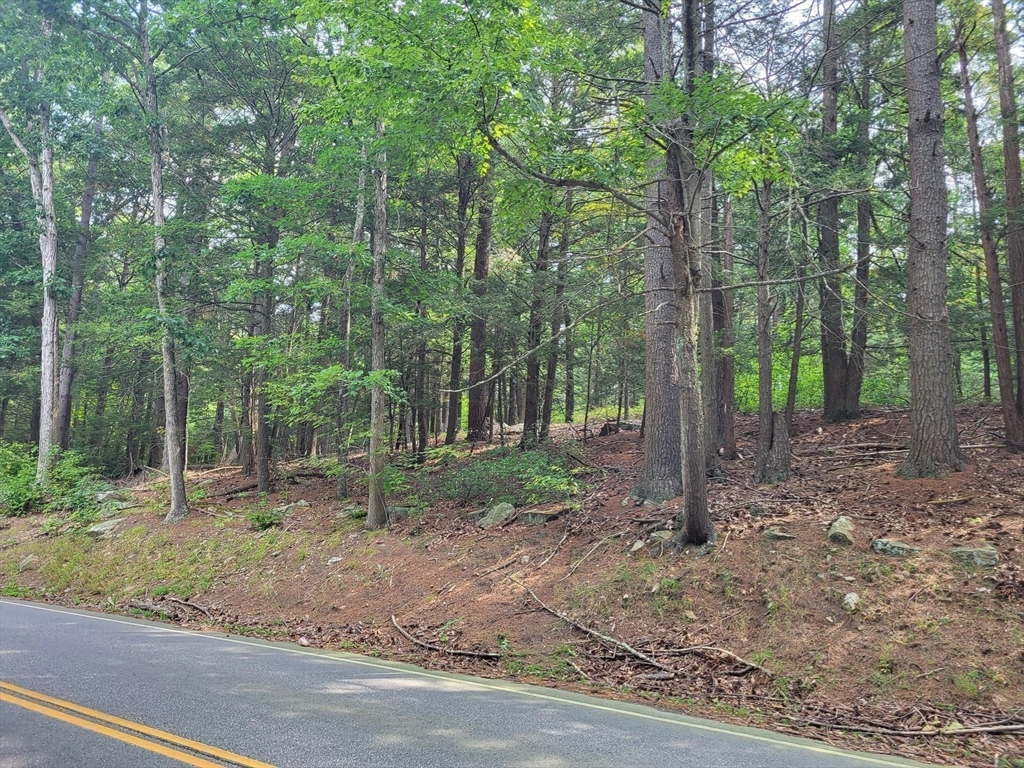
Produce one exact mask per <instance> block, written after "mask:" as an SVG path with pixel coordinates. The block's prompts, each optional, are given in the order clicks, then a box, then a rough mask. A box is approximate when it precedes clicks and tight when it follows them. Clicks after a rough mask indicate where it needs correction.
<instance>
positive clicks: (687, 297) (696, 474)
mask: <svg viewBox="0 0 1024 768" xmlns="http://www.w3.org/2000/svg"><path fill="white" fill-rule="evenodd" d="M680 21H681V22H682V30H683V55H684V65H683V76H684V81H683V90H684V91H685V92H686V93H689V94H692V93H693V92H694V88H695V80H696V77H697V75H698V74H699V48H698V43H697V40H698V30H699V29H700V24H699V16H698V3H697V0H684V2H683V10H682V15H681V19H680ZM690 120H691V118H690V116H689V115H687V114H684V115H683V116H682V117H681V118H680V119H679V120H677V121H674V122H673V124H672V126H671V127H670V128H669V129H668V151H667V153H666V159H667V167H668V177H669V184H668V187H669V198H668V210H669V214H670V218H669V244H670V247H671V249H672V266H673V270H674V272H675V280H676V291H675V298H676V365H677V366H678V370H679V397H680V410H681V419H680V421H681V426H682V456H683V509H682V513H681V516H682V519H681V526H680V529H679V532H678V533H677V534H676V537H675V541H676V544H677V545H682V544H706V543H708V542H710V541H713V540H714V538H715V529H714V526H713V525H712V523H711V514H710V511H709V509H708V491H707V471H706V466H707V464H706V451H705V449H704V440H705V438H704V406H703V403H702V402H701V387H700V369H699V354H698V339H697V336H698V323H699V318H698V314H699V311H698V297H699V295H700V294H699V291H700V287H701V277H702V276H701V263H702V259H701V245H700V236H701V232H700V222H699V212H700V191H701V189H702V188H703V186H704V185H703V181H702V175H701V174H702V172H701V171H700V169H699V168H698V166H697V163H696V159H695V155H694V151H695V145H694V140H693V133H692V131H693V126H692V125H691V124H690Z"/></svg>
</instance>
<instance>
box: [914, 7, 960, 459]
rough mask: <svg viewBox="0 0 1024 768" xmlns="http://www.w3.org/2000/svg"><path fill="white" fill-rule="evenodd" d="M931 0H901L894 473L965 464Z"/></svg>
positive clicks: (941, 117) (938, 82)
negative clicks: (903, 195)
mask: <svg viewBox="0 0 1024 768" xmlns="http://www.w3.org/2000/svg"><path fill="white" fill-rule="evenodd" d="M935 15H936V8H935V0H904V2H903V30H904V32H903V50H904V56H905V58H904V61H905V71H906V80H907V106H908V109H909V115H908V117H909V121H908V123H909V124H908V128H907V136H908V152H909V159H910V228H909V235H910V242H909V246H908V256H907V294H908V295H907V308H908V310H909V313H910V334H909V340H908V341H909V347H910V349H909V358H910V450H909V455H908V456H907V460H906V463H904V464H903V465H902V466H901V467H900V468H899V471H898V474H899V475H900V476H901V477H907V478H910V477H938V476H941V475H944V474H945V473H946V472H948V471H950V470H960V469H962V468H963V466H964V464H965V460H964V456H963V454H962V453H961V451H960V446H959V441H958V436H957V429H956V410H955V407H954V403H953V359H952V357H953V356H952V349H951V348H950V342H949V314H948V312H947V309H946V218H947V213H948V211H947V202H946V179H945V168H944V167H943V164H944V152H943V146H942V141H943V136H944V133H945V125H944V121H943V114H942V93H941V72H940V69H939V62H938V53H937V49H938V44H937V34H936V21H935Z"/></svg>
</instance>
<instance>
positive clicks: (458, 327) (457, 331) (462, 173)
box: [444, 154, 474, 445]
mask: <svg viewBox="0 0 1024 768" xmlns="http://www.w3.org/2000/svg"><path fill="white" fill-rule="evenodd" d="M473 175H474V169H473V159H472V157H470V156H469V155H467V154H461V155H459V158H458V160H457V161H456V166H455V179H456V184H457V185H458V188H459V199H458V208H457V209H456V224H455V227H456V230H455V279H456V280H458V282H459V284H460V285H462V274H463V272H464V271H465V269H466V241H467V235H468V232H469V203H470V200H471V198H472V192H473V190H472V181H473ZM465 335H466V328H465V325H464V323H463V320H462V318H461V316H456V317H455V322H454V323H453V325H452V365H451V372H450V374H449V377H448V389H449V390H451V391H450V392H449V393H448V418H447V423H446V431H445V436H444V444H445V445H454V444H455V438H456V436H457V435H458V432H459V425H460V423H461V422H462V342H463V337H464V336H465Z"/></svg>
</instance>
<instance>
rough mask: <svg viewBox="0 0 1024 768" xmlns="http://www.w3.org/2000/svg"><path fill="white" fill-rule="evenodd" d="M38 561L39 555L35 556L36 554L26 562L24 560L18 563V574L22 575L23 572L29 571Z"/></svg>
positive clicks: (26, 559)
mask: <svg viewBox="0 0 1024 768" xmlns="http://www.w3.org/2000/svg"><path fill="white" fill-rule="evenodd" d="M38 560H39V555H35V554H32V555H29V556H28V557H26V558H25V559H24V560H22V561H21V562H20V563H18V573H21V572H22V571H25V570H28V568H29V567H31V566H32V565H34V564H35V563H36V562H37V561H38Z"/></svg>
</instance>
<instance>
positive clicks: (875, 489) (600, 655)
mask: <svg viewBox="0 0 1024 768" xmlns="http://www.w3.org/2000/svg"><path fill="white" fill-rule="evenodd" d="M908 418H909V416H908V414H907V412H906V411H904V410H896V409H893V410H873V411H870V412H866V413H865V414H864V416H863V417H862V418H861V419H859V420H857V421H853V422H847V423H842V424H825V423H823V422H821V420H820V417H819V416H818V415H816V414H813V413H810V412H808V413H800V414H798V416H797V423H796V425H795V427H796V429H795V431H796V435H795V436H794V439H793V446H792V448H793V476H792V479H791V480H790V481H788V482H786V483H784V484H780V485H776V486H761V487H757V486H754V485H753V483H752V482H751V479H750V478H751V476H752V471H753V440H754V438H755V432H756V421H755V419H754V418H753V417H749V416H747V417H741V418H740V419H739V420H738V425H737V429H738V438H739V441H738V442H739V450H740V453H741V458H739V459H737V460H736V461H729V462H723V469H724V472H725V478H724V479H723V480H721V481H720V482H713V483H711V485H710V491H709V493H710V499H711V506H712V510H713V517H714V521H715V526H716V528H717V532H718V538H717V541H716V542H715V543H714V545H713V546H712V547H709V548H704V549H703V550H701V549H692V548H691V549H687V550H684V551H682V552H680V553H676V552H674V551H673V550H672V547H671V542H667V541H666V540H665V538H663V537H667V536H668V535H669V534H667V533H664V532H665V531H668V530H670V529H671V527H672V524H673V519H674V516H675V514H676V510H677V509H678V500H677V502H676V503H674V504H673V503H669V504H665V505H659V506H653V507H652V506H636V505H635V504H633V503H631V502H628V501H626V496H627V494H628V492H629V490H630V488H631V487H632V485H633V483H634V479H635V477H636V475H637V473H638V471H639V468H640V466H641V462H642V442H641V440H640V437H639V433H638V432H637V431H634V430H623V431H621V432H619V433H617V434H611V435H608V436H605V437H591V438H589V439H588V440H586V441H585V442H581V441H580V440H579V437H580V435H579V433H578V431H577V430H574V429H573V428H571V427H560V428H559V429H558V430H557V437H558V444H557V446H556V447H555V448H553V449H552V450H553V451H556V452H562V455H563V456H565V455H566V452H568V454H569V455H570V456H572V457H573V459H572V463H573V464H574V465H575V466H576V467H577V469H576V471H575V474H576V476H577V479H578V480H580V481H582V483H583V489H582V491H581V492H580V493H579V494H578V495H577V496H576V497H575V498H573V499H571V500H570V501H569V502H568V503H562V504H547V505H542V507H543V509H544V510H545V511H547V512H549V513H551V514H552V515H553V516H552V518H551V520H550V521H549V522H546V523H544V524H529V523H527V522H525V520H526V517H527V516H525V515H521V514H520V515H516V516H514V517H513V518H511V519H510V520H508V521H506V523H504V524H499V525H496V526H494V527H492V528H489V529H486V530H485V529H482V528H481V527H480V526H479V525H478V524H477V522H476V520H475V519H474V518H473V516H471V515H470V514H469V513H470V512H471V511H472V510H474V509H476V508H478V507H480V506H481V504H480V503H474V502H473V501H472V500H470V499H466V500H455V501H453V500H447V501H436V500H435V499H432V498H431V499H429V502H430V505H429V508H427V507H425V506H422V505H423V501H422V500H423V499H424V498H426V495H428V494H430V493H431V489H432V488H436V487H438V486H437V485H436V483H438V482H440V481H441V479H442V478H443V477H445V476H446V473H448V476H450V473H451V472H453V471H454V470H456V469H458V468H461V469H462V471H463V472H464V473H466V472H470V473H471V472H472V469H470V468H471V467H474V466H479V464H478V463H479V462H481V461H484V460H486V459H487V455H488V449H483V450H481V449H480V448H477V449H476V451H475V453H474V454H472V455H470V451H469V450H468V448H465V447H463V448H460V449H459V450H458V451H454V452H452V451H448V452H440V453H439V454H438V456H437V457H432V458H431V459H430V461H428V464H427V466H426V467H421V468H418V469H408V470H406V472H407V475H403V474H402V473H395V474H393V475H392V478H391V481H390V482H391V485H392V488H391V498H390V499H389V502H390V503H393V504H396V505H398V504H401V503H403V500H404V498H403V497H409V498H412V499H413V502H412V503H413V504H414V505H419V506H417V508H414V509H413V510H412V511H411V513H410V514H408V515H406V516H404V517H402V518H401V519H399V520H397V521H396V522H395V523H394V524H393V525H392V527H391V528H390V529H389V530H387V531H378V532H366V531H364V530H363V528H362V522H363V521H362V520H361V519H358V518H355V517H353V515H352V513H353V511H354V510H356V509H357V507H356V506H353V503H354V504H355V505H362V504H364V503H365V489H361V488H356V489H355V490H356V493H355V495H354V497H353V499H352V501H351V502H348V501H345V502H339V501H335V500H334V493H333V491H334V481H333V480H331V479H329V478H324V477H318V476H316V474H315V473H314V472H311V471H308V468H307V470H306V471H303V469H301V468H291V467H289V468H283V469H284V474H283V475H282V476H281V477H280V478H279V480H278V482H277V483H276V485H275V488H276V491H275V493H273V494H271V495H270V497H269V498H259V497H257V496H255V495H254V493H253V492H252V491H251V490H250V489H249V488H248V487H247V486H250V485H251V480H250V479H249V478H245V477H242V476H241V474H240V473H239V470H238V468H231V467H228V468H215V469H207V470H203V471H194V472H192V473H190V476H189V488H190V492H191V495H192V498H193V501H192V510H193V511H192V513H191V514H190V515H189V517H188V518H187V519H186V520H185V521H184V522H182V523H178V524H175V525H165V524H163V523H162V515H163V512H164V509H163V507H162V499H163V498H164V495H165V493H166V490H165V487H161V482H160V481H159V480H158V479H157V480H150V481H149V482H148V483H139V482H137V483H134V484H133V485H132V487H131V489H130V494H131V503H132V504H134V505H135V506H133V507H129V508H127V509H125V510H124V511H123V512H122V516H123V517H124V518H125V519H124V520H123V522H122V523H120V524H119V526H118V527H117V531H118V535H116V536H114V537H113V538H109V539H94V538H91V537H88V536H86V535H84V534H82V533H73V532H60V531H56V532H55V531H54V530H53V526H52V525H50V526H46V525H45V524H44V521H43V519H42V518H40V517H38V516H37V517H28V518H11V519H7V520H0V526H2V527H3V530H0V579H2V582H0V584H6V586H5V587H3V589H2V592H3V594H7V595H18V596H25V597H31V598H34V599H45V600H48V601H51V602H54V603H60V604H66V605H77V606H81V607H88V608H94V609H98V610H104V611H110V612H118V613H127V614H133V615H144V616H155V617H159V618H165V619H170V620H173V621H177V622H179V623H181V624H182V625H184V626H188V627H191V628H195V629H209V630H213V629H216V630H219V631H230V632H236V633H243V634H248V635H255V636H260V637H265V638H270V639H276V640H286V641H287V640H290V641H294V642H298V643H300V644H302V645H310V646H314V647H322V648H329V649H345V650H352V651H357V652H361V653H371V654H373V655H377V656H380V657H384V658H389V659H398V660H403V661H408V662H412V663H415V664H419V665H422V666H426V667H431V668H436V669H445V670H449V671H456V672H465V673H469V674H474V675H479V676H483V677H495V678H496V677H503V678H510V679H515V680H519V681H524V682H532V683H536V684H540V685H547V686H552V687H558V688H563V689H569V690H575V691H580V692H584V693H589V694H592V695H597V696H605V697H611V698H616V699H621V700H629V701H639V702H644V703H648V704H653V705H655V706H658V707H663V708H666V709H672V710H676V711H681V712H685V713H687V714H691V715H697V716H706V717H711V718H714V719H717V720H724V721H729V722H734V723H740V724H746V725H753V726H759V727H765V728H771V729H774V730H777V731H782V732H787V733H793V734H799V735H801V736H807V737H811V738H818V739H822V740H825V741H828V742H830V743H833V744H836V745H840V746H843V747H846V748H851V749H859V750H867V751H880V752H888V753H892V754H900V755H904V756H907V757H914V758H917V759H920V760H924V761H926V762H932V763H937V764H958V765H970V766H993V765H995V766H1004V767H1005V768H1011V767H1012V768H1019V766H1024V734H1022V731H1021V727H1022V726H1024V457H1022V456H1012V455H1009V454H1007V453H1006V452H1005V451H1004V450H1002V449H1001V448H1000V447H999V439H998V435H997V428H998V425H999V413H998V410H997V409H996V408H993V407H978V408H970V409H964V410H962V411H961V412H960V414H959V418H960V434H961V442H962V443H963V444H964V445H966V446H970V447H969V448H967V449H966V453H967V454H968V456H969V457H970V465H969V467H968V468H967V469H966V470H965V471H963V472H959V473H956V474H953V475H951V476H950V477H948V478H946V479H942V480H915V481H905V480H899V479H896V477H895V474H894V473H895V470H896V468H897V466H898V465H899V462H900V460H901V458H902V457H903V456H904V455H905V453H902V452H900V448H902V447H903V446H904V445H905V444H906V440H907V431H908V426H909V423H908ZM463 476H464V477H471V474H464V475H463ZM360 492H361V493H363V498H360V496H359V494H360ZM295 502H299V503H298V504H295V505H294V506H292V507H291V508H290V509H288V511H287V512H286V513H285V514H284V517H283V519H282V520H281V521H280V524H279V525H277V526H274V527H270V528H268V529H266V530H264V531H255V530H253V528H252V525H251V524H252V521H253V520H254V519H260V516H261V515H262V516H265V515H266V514H267V513H268V512H269V511H270V510H271V509H273V508H276V507H280V506H282V505H286V504H294V503H295ZM301 502H306V504H302V503H301ZM460 502H462V503H460ZM520 512H522V508H520ZM840 515H845V516H846V517H848V518H849V519H850V520H852V522H853V524H854V529H853V533H852V536H853V543H852V544H851V545H841V544H836V543H833V542H831V541H829V540H828V538H827V535H826V533H827V530H828V528H829V526H830V524H831V523H832V522H833V521H834V520H835V519H836V518H837V517H838V516H840ZM768 529H771V531H770V532H769V534H768V536H766V535H765V531H766V530H768ZM773 532H782V534H783V535H786V536H789V537H792V538H772V536H773ZM775 535H777V534H775ZM879 537H884V538H887V539H896V540H899V541H901V542H904V543H906V544H910V545H913V546H915V547H919V548H920V549H919V550H917V551H914V552H912V553H911V554H909V555H908V556H904V557H898V556H891V555H886V554H881V553H878V552H875V551H873V550H872V549H871V543H872V541H873V540H875V539H876V538H879ZM979 545H991V547H993V548H994V549H995V550H996V551H997V552H998V564H997V565H996V566H995V567H975V566H971V565H966V564H964V563H962V562H961V561H959V560H957V559H956V558H955V557H953V556H952V555H951V549H952V548H954V547H958V546H979ZM853 592H855V593H857V596H858V598H859V599H858V603H857V605H856V607H855V608H854V609H853V610H847V609H844V607H843V602H844V599H846V598H847V596H848V595H849V593H853Z"/></svg>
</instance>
